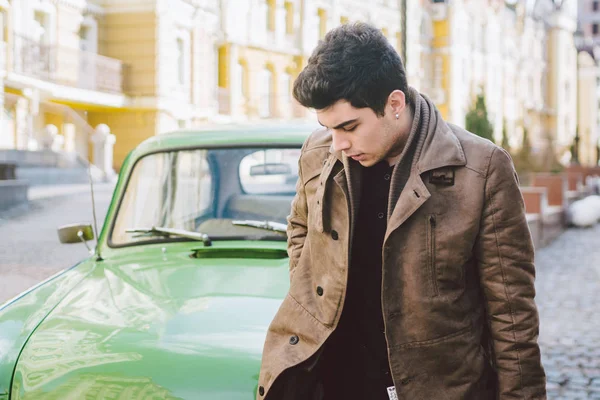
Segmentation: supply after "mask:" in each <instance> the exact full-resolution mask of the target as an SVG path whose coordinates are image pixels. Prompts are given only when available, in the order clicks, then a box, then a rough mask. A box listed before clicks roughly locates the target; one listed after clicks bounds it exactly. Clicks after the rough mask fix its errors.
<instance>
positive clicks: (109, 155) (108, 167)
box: [92, 124, 117, 181]
mask: <svg viewBox="0 0 600 400" xmlns="http://www.w3.org/2000/svg"><path fill="white" fill-rule="evenodd" d="M116 141H117V138H116V136H115V135H113V134H111V133H110V128H109V127H108V125H106V124H100V125H98V126H97V127H96V133H94V135H93V136H92V143H93V145H94V153H93V156H94V158H93V163H94V165H95V166H96V167H98V168H99V169H100V171H101V172H102V173H103V174H104V180H107V181H110V180H113V179H114V178H115V177H116V175H117V174H116V173H115V170H114V169H113V167H112V165H113V151H114V147H115V142H116Z"/></svg>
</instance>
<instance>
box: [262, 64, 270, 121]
mask: <svg viewBox="0 0 600 400" xmlns="http://www.w3.org/2000/svg"><path fill="white" fill-rule="evenodd" d="M260 82H261V87H262V93H261V96H260V109H259V112H260V116H261V118H268V117H270V116H271V95H272V93H273V85H272V82H273V73H272V72H271V70H270V69H269V68H265V69H263V70H262V72H261V79H260Z"/></svg>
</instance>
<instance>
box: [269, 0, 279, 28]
mask: <svg viewBox="0 0 600 400" xmlns="http://www.w3.org/2000/svg"><path fill="white" fill-rule="evenodd" d="M276 18H277V1H276V0H267V30H269V31H271V32H275V25H276V24H275V21H276Z"/></svg>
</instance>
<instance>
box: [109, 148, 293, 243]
mask: <svg viewBox="0 0 600 400" xmlns="http://www.w3.org/2000/svg"><path fill="white" fill-rule="evenodd" d="M299 157H300V149H299V148H221V149H193V150H177V151H168V152H160V153H155V154H150V155H147V156H145V157H143V158H141V159H140V160H139V161H137V162H136V164H135V166H134V168H133V171H132V173H131V175H130V177H129V179H128V182H127V186H126V190H125V193H124V196H123V198H122V201H121V202H120V207H119V209H118V211H117V214H116V219H115V222H114V224H113V228H112V231H111V235H110V241H109V243H110V245H111V246H123V245H129V244H134V243H141V242H156V241H169V240H186V239H185V238H183V239H182V238H181V237H172V236H169V235H161V234H152V232H154V233H156V231H153V230H152V228H153V227H159V228H168V229H178V230H184V231H189V232H199V233H202V234H206V235H208V236H209V237H210V238H212V239H213V240H214V239H234V238H235V239H280V240H285V233H282V232H278V231H277V230H272V229H266V228H265V227H269V226H271V225H270V224H271V223H272V225H277V224H285V223H286V218H287V216H288V214H289V212H290V207H291V202H292V198H293V196H294V194H295V192H296V180H297V175H298V158H299ZM240 221H241V223H240ZM257 221H260V222H261V224H256V223H255V222H257ZM234 222H235V223H234ZM265 222H269V224H267V225H265V224H264V223H265ZM253 225H254V226H253ZM277 226H279V225H277ZM143 230H147V231H148V232H145V233H144V232H142V231H143Z"/></svg>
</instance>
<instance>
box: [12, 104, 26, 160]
mask: <svg viewBox="0 0 600 400" xmlns="http://www.w3.org/2000/svg"><path fill="white" fill-rule="evenodd" d="M27 118H28V103H27V99H26V98H24V97H20V98H19V100H17V104H16V105H15V130H16V132H17V137H16V143H15V148H16V149H18V150H27V142H28V133H27V127H28V124H27Z"/></svg>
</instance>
